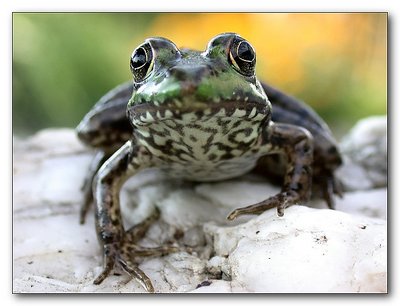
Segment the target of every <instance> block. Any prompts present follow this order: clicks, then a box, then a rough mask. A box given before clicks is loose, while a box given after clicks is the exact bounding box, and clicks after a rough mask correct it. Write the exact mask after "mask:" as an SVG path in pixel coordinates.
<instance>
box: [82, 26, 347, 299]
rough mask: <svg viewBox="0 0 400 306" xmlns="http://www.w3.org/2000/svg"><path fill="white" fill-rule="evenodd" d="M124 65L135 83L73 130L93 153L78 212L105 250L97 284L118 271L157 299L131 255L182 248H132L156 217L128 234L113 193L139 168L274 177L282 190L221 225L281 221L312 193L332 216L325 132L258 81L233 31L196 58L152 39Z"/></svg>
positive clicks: (249, 54)
mask: <svg viewBox="0 0 400 306" xmlns="http://www.w3.org/2000/svg"><path fill="white" fill-rule="evenodd" d="M129 66H130V70H131V73H132V78H133V81H129V82H127V83H124V84H122V85H120V86H118V87H116V88H115V89H112V90H111V91H110V92H108V93H107V94H106V95H105V96H103V97H102V98H101V99H100V100H99V101H98V102H97V103H96V104H95V105H94V106H93V108H92V109H91V110H90V111H89V112H88V113H87V114H86V115H85V117H84V118H83V119H82V121H81V122H80V123H79V125H78V126H77V128H76V131H77V135H78V137H79V139H80V140H81V141H82V142H83V143H84V144H86V145H88V146H89V147H91V148H94V149H95V150H96V153H95V155H94V158H93V161H92V164H91V166H90V168H89V170H88V175H87V179H86V181H85V183H84V187H83V191H84V194H85V201H84V203H83V205H82V209H81V212H80V221H81V223H83V222H84V220H85V216H86V214H87V212H88V210H89V209H90V205H91V203H94V207H95V209H94V210H95V224H96V232H97V237H98V240H99V244H100V247H101V249H102V253H103V270H102V271H101V273H100V274H99V275H98V276H97V277H96V278H95V280H94V284H100V283H102V282H103V281H104V280H105V279H106V278H107V277H108V276H109V275H110V274H111V273H112V272H113V271H114V272H115V271H117V270H121V269H122V270H123V271H125V272H126V273H127V274H128V275H130V276H131V277H133V278H134V279H136V280H137V281H138V282H139V283H140V284H141V285H142V286H143V287H144V288H145V290H147V291H148V292H155V289H154V286H153V285H152V282H151V280H150V279H149V277H148V276H147V275H146V274H145V273H144V272H143V271H142V270H141V269H140V268H139V267H138V263H137V258H140V257H144V256H162V255H166V254H170V253H172V252H177V251H178V250H179V247H176V246H174V245H165V246H160V247H155V248H145V247H142V246H140V245H139V244H138V242H139V240H140V239H141V238H143V237H144V235H145V233H146V232H147V230H148V228H149V227H150V225H151V224H152V223H154V222H155V220H157V219H158V218H159V215H160V213H159V211H157V210H155V212H154V213H153V214H151V215H150V216H149V217H147V218H146V219H145V220H144V221H142V222H141V223H139V224H137V225H134V226H133V227H132V228H130V229H125V228H124V226H123V222H122V215H121V209H120V204H119V193H120V191H121V188H122V186H123V185H124V183H125V182H126V180H127V179H128V178H130V177H132V176H134V175H137V174H138V173H140V172H141V171H143V170H145V169H151V168H156V169H158V170H159V171H161V172H163V173H165V174H166V175H167V176H168V177H171V178H176V179H180V180H186V181H191V182H213V181H222V180H228V179H233V178H237V177H240V176H242V175H245V174H247V173H249V172H253V171H255V172H257V173H260V174H263V175H265V176H270V177H276V178H277V179H278V182H279V184H281V191H280V192H279V193H277V194H275V195H273V196H270V197H269V198H267V199H265V200H263V201H261V202H259V203H255V204H252V205H249V206H245V207H240V208H237V209H235V210H233V211H232V212H231V213H230V214H229V215H228V216H227V219H228V220H234V219H236V218H237V217H239V216H241V215H246V214H255V215H257V214H261V213H263V212H264V211H266V210H269V209H276V212H277V215H278V216H280V217H282V216H283V215H284V211H285V209H286V208H287V207H289V206H291V205H295V204H307V203H308V202H309V200H310V197H311V195H312V194H314V193H315V194H316V195H317V196H320V197H322V198H323V199H324V200H325V202H326V203H327V205H328V207H329V208H331V209H334V201H335V199H334V197H335V196H336V195H338V196H341V194H342V190H341V185H340V181H339V180H338V179H337V177H336V176H335V170H336V169H337V168H338V167H339V166H340V165H341V164H342V158H341V155H340V152H339V149H338V146H337V143H336V141H335V139H334V137H333V134H332V132H331V130H330V129H329V127H328V125H327V124H326V123H325V122H324V121H323V120H322V119H321V118H320V117H319V116H318V115H317V113H316V112H315V111H314V110H313V109H312V108H311V107H309V106H308V105H306V104H305V103H304V102H302V101H300V100H298V99H296V98H294V97H292V96H290V95H287V94H285V93H283V92H281V91H280V90H278V89H276V88H275V87H273V86H270V85H268V84H267V83H264V82H261V81H260V80H259V79H258V78H257V76H256V52H255V49H254V47H253V46H252V45H251V44H250V42H249V41H247V40H246V39H244V38H243V37H241V36H240V35H239V34H237V33H231V32H229V33H222V34H219V35H217V36H215V37H213V38H212V39H211V40H210V41H209V42H208V45H207V47H206V49H205V50H203V51H197V50H192V49H188V48H178V47H177V46H176V45H175V44H174V43H173V42H172V41H170V40H169V39H166V38H162V37H150V38H147V39H146V40H145V41H144V42H143V43H142V44H140V45H139V46H138V47H137V48H135V49H134V51H133V52H132V55H131V57H130V64H129ZM313 182H314V183H313Z"/></svg>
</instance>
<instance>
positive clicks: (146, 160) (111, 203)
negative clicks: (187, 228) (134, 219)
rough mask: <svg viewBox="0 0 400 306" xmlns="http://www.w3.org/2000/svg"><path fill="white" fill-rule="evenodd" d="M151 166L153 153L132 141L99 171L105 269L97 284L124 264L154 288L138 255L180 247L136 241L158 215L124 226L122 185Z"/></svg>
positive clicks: (96, 182) (100, 236) (98, 217)
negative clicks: (139, 261) (153, 245)
mask: <svg viewBox="0 0 400 306" xmlns="http://www.w3.org/2000/svg"><path fill="white" fill-rule="evenodd" d="M151 166H152V163H151V155H150V153H149V152H148V151H147V150H146V149H144V148H143V147H140V146H136V145H133V144H132V142H131V141H128V142H126V143H125V145H124V146H122V147H121V149H119V150H118V151H117V152H116V153H114V155H113V156H111V158H110V159H108V160H107V161H106V162H105V163H104V165H103V166H102V167H101V168H100V170H99V171H98V173H97V176H96V178H95V180H94V186H93V190H94V197H95V203H96V206H95V209H96V230H97V235H98V239H99V241H100V244H101V246H102V248H103V256H104V269H103V271H102V272H101V274H100V275H99V276H98V277H97V278H96V279H95V280H94V284H100V283H101V282H102V281H103V280H104V279H105V278H106V277H107V276H108V275H109V274H110V273H111V271H112V270H113V269H114V268H116V267H120V268H122V269H123V270H125V271H126V272H127V273H128V274H129V275H131V276H132V277H134V278H135V279H136V280H138V281H139V282H140V283H141V284H142V286H143V287H144V288H145V289H146V290H147V291H149V292H154V288H153V286H152V284H151V281H150V279H149V278H148V277H147V276H146V274H145V273H144V272H143V271H141V270H140V269H139V268H138V266H137V264H136V263H135V262H134V258H135V257H139V256H152V255H165V254H168V253H171V252H176V251H177V248H175V247H171V246H166V247H158V248H143V247H140V246H138V245H136V244H135V243H136V242H137V241H138V240H139V238H141V237H142V236H143V235H144V234H145V233H146V230H147V228H148V227H149V226H150V224H151V223H152V222H153V221H154V220H155V219H156V218H157V216H151V217H149V218H148V219H146V220H145V221H144V222H142V223H141V224H139V225H136V226H134V227H132V228H131V229H130V230H128V231H125V230H124V227H123V223H122V217H121V212H120V205H119V192H120V189H121V187H122V185H123V184H124V182H125V181H126V180H127V178H129V177H130V176H132V175H134V174H136V173H137V172H138V171H140V170H142V169H144V168H148V167H151Z"/></svg>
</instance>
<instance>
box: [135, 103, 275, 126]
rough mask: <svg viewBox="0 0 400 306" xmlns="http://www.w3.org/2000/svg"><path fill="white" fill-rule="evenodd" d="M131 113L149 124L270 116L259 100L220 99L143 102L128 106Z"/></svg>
mask: <svg viewBox="0 0 400 306" xmlns="http://www.w3.org/2000/svg"><path fill="white" fill-rule="evenodd" d="M128 115H129V117H130V119H131V122H132V123H133V124H134V125H148V124H150V123H154V122H159V121H163V120H183V121H186V122H194V121H201V120H205V119H208V118H210V117H221V118H242V119H243V120H256V121H258V120H259V121H261V120H263V119H264V118H267V117H270V115H271V108H270V104H269V102H268V100H267V101H265V100H262V101H261V100H260V101H257V100H255V101H240V100H237V101H232V100H229V101H219V102H217V103H216V102H214V103H210V102H191V103H184V102H182V101H177V100H174V101H173V102H169V103H163V104H162V105H158V106H157V105H155V104H154V103H142V104H137V105H133V106H131V107H128Z"/></svg>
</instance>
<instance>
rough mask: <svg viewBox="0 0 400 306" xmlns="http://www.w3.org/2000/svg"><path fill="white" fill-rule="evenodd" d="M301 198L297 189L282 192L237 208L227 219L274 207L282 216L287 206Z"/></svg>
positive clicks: (257, 213) (257, 212)
mask: <svg viewBox="0 0 400 306" xmlns="http://www.w3.org/2000/svg"><path fill="white" fill-rule="evenodd" d="M300 198H301V197H300V196H299V194H298V193H297V192H295V191H288V192H281V193H278V194H277V195H275V196H273V197H270V198H268V199H266V200H264V201H262V202H259V203H257V204H254V205H250V206H246V207H241V208H237V209H235V210H234V211H232V212H231V213H230V214H229V215H228V217H227V219H228V220H234V219H236V218H237V217H238V216H240V215H248V214H256V215H259V214H261V213H263V212H264V211H266V210H268V209H270V208H274V207H276V209H277V214H278V216H279V217H282V216H283V215H284V211H285V208H287V207H289V206H290V205H293V204H294V203H295V202H297V201H299V200H300Z"/></svg>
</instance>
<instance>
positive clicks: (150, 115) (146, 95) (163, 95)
mask: <svg viewBox="0 0 400 306" xmlns="http://www.w3.org/2000/svg"><path fill="white" fill-rule="evenodd" d="M255 65H256V54H255V51H254V49H253V47H252V46H251V45H250V43H249V42H247V41H246V40H245V39H243V38H242V37H240V36H239V35H237V34H234V33H225V34H221V35H218V36H216V37H214V38H213V39H212V40H211V41H210V42H209V43H208V46H207V49H206V50H205V51H204V52H199V51H193V50H188V49H178V48H177V47H176V45H175V44H174V43H173V42H171V41H170V40H168V39H165V38H149V39H147V40H146V41H145V42H144V43H143V44H142V45H140V46H139V47H137V48H136V49H135V50H134V51H133V53H132V57H131V61H130V68H131V71H132V74H133V82H134V90H133V95H132V98H131V99H130V101H129V104H128V109H127V111H128V116H129V118H130V121H131V123H132V124H133V125H134V126H138V125H147V124H150V123H152V122H154V121H160V120H164V119H170V118H184V119H185V120H189V121H195V120H197V119H199V118H201V117H204V116H215V115H219V116H223V117H227V116H229V117H243V118H244V117H247V118H248V119H252V118H256V117H257V119H259V118H266V119H268V118H270V113H271V106H270V102H269V101H268V98H267V96H266V94H265V92H264V90H263V89H262V87H261V84H260V83H259V81H258V80H257V78H256V75H255Z"/></svg>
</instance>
